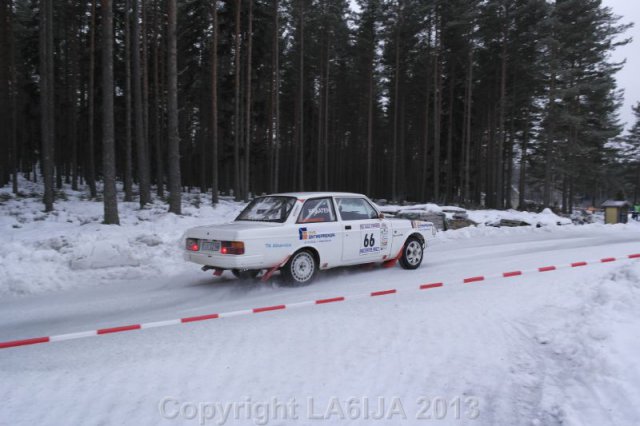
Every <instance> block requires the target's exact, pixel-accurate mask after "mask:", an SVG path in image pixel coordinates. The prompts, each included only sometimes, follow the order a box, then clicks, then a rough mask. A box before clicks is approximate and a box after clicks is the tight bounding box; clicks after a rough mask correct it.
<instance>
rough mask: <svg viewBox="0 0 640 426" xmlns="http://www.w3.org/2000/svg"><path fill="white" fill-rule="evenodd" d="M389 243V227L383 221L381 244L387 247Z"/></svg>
mask: <svg viewBox="0 0 640 426" xmlns="http://www.w3.org/2000/svg"><path fill="white" fill-rule="evenodd" d="M387 244H389V227H388V226H387V224H386V223H383V224H382V226H381V227H380V245H381V246H382V248H386V247H387Z"/></svg>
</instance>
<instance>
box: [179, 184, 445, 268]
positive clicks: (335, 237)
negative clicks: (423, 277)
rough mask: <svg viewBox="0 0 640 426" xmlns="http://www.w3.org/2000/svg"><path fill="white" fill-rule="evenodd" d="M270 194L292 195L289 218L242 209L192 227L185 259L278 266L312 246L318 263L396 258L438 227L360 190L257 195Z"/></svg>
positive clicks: (223, 264)
mask: <svg viewBox="0 0 640 426" xmlns="http://www.w3.org/2000/svg"><path fill="white" fill-rule="evenodd" d="M269 197H289V198H288V199H290V201H287V203H289V202H293V206H292V207H291V208H290V211H289V214H288V215H287V217H286V219H285V220H283V221H282V222H281V223H279V222H261V221H251V220H246V219H245V220H241V219H240V218H241V217H242V215H243V214H244V212H243V213H241V215H240V216H239V217H238V218H237V219H236V220H235V221H233V222H231V223H227V224H220V225H208V226H199V227H196V228H192V229H189V230H188V231H187V232H186V233H185V236H184V238H185V252H184V258H185V260H187V261H190V262H194V263H197V264H200V265H203V266H204V267H205V268H203V269H217V270H224V269H238V270H263V269H273V270H275V269H276V268H278V267H281V266H283V265H284V264H285V263H286V262H287V259H289V257H291V256H292V255H293V254H294V253H296V252H298V251H299V250H301V249H307V250H309V251H311V252H312V253H314V254H315V255H316V258H317V263H318V268H319V269H329V268H334V267H338V266H345V265H356V264H364V263H373V262H384V261H388V260H392V259H396V258H397V257H398V256H399V254H400V253H401V251H402V249H403V247H404V244H405V242H406V241H407V239H408V238H409V237H410V236H414V237H416V238H418V239H419V240H420V242H421V243H422V245H423V248H424V247H425V246H426V243H427V241H428V240H429V239H431V238H433V236H434V235H435V233H436V228H435V227H434V225H433V224H432V223H431V222H423V221H415V220H414V221H412V220H408V219H394V218H385V217H384V215H383V214H382V213H380V212H379V210H378V209H377V207H376V205H375V204H374V203H372V202H371V200H369V199H368V198H367V197H365V196H364V195H361V194H352V193H338V192H311V193H309V192H305V193H283V194H273V195H269V196H267V197H258V198H257V199H256V200H260V199H265V198H269ZM257 203H258V204H257V205H259V203H260V201H258V202H257ZM363 203H366V204H367V205H368V206H369V207H370V208H371V209H372V210H373V211H374V212H375V213H373V212H370V211H369V210H368V208H367V207H366V206H365V205H364V204H363ZM287 205H290V204H287ZM250 208H251V204H250V205H249V206H248V207H247V209H250ZM360 208H362V209H364V210H362V211H361V210H358V209H360ZM256 209H257V210H256V211H258V212H260V209H259V208H256ZM332 209H333V212H332V211H331V210H332ZM245 211H246V209H245ZM269 211H270V210H269ZM365 214H368V215H369V217H366V218H365V217H364V215H365ZM305 215H306V216H305ZM322 215H324V216H322ZM374 215H375V217H371V216H374ZM317 216H322V217H321V218H320V219H318V217H317ZM331 218H333V220H329V219H331ZM318 220H323V221H318ZM189 241H191V242H192V243H193V241H197V244H196V246H194V247H189V245H188V243H189ZM221 241H224V242H242V244H243V246H244V253H243V254H222V253H221V250H220V244H218V243H216V242H221ZM205 246H206V247H205ZM190 248H191V249H190ZM193 248H197V249H198V250H193Z"/></svg>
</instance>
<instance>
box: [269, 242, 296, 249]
mask: <svg viewBox="0 0 640 426" xmlns="http://www.w3.org/2000/svg"><path fill="white" fill-rule="evenodd" d="M264 246H265V247H266V248H268V249H278V248H290V247H292V244H291V243H265V245H264Z"/></svg>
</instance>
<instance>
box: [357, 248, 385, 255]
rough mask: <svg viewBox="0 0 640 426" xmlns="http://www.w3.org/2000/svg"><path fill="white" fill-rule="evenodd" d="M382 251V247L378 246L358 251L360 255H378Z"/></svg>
mask: <svg viewBox="0 0 640 426" xmlns="http://www.w3.org/2000/svg"><path fill="white" fill-rule="evenodd" d="M381 250H382V247H379V246H374V247H362V248H361V249H360V254H361V255H362V254H371V253H378V252H379V251H381Z"/></svg>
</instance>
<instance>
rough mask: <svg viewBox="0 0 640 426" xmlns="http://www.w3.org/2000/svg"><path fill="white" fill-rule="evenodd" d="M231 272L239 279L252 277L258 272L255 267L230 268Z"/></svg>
mask: <svg viewBox="0 0 640 426" xmlns="http://www.w3.org/2000/svg"><path fill="white" fill-rule="evenodd" d="M231 273H232V274H233V275H234V276H235V277H236V278H239V279H241V280H250V279H254V278H255V277H257V276H258V274H259V273H260V271H259V270H257V269H232V270H231Z"/></svg>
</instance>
